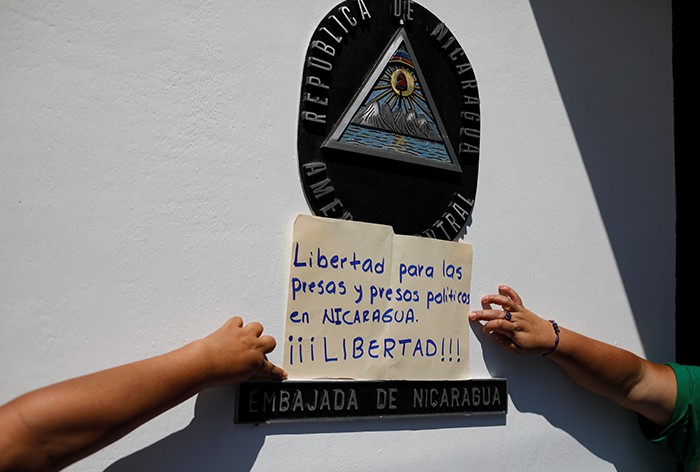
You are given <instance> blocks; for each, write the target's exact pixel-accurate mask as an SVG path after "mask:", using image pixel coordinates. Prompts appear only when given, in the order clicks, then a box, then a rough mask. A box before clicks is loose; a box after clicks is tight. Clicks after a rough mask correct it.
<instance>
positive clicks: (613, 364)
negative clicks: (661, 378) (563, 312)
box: [549, 328, 644, 403]
mask: <svg viewBox="0 0 700 472" xmlns="http://www.w3.org/2000/svg"><path fill="white" fill-rule="evenodd" d="M560 331H561V334H560V336H561V340H560V342H559V346H558V348H557V349H556V350H555V351H554V352H553V353H551V354H550V355H549V358H550V359H551V360H552V361H554V363H555V364H557V366H559V368H561V370H562V371H563V372H564V373H565V374H566V375H567V376H568V377H569V378H571V379H572V380H573V381H575V382H576V383H578V384H579V385H581V386H582V387H584V388H586V389H587V390H590V391H591V392H593V393H597V394H599V395H603V396H605V397H608V398H610V399H611V400H614V401H616V402H617V403H623V402H624V401H625V400H626V398H627V397H628V396H629V394H630V392H631V391H632V389H633V388H634V386H635V385H636V384H637V383H638V382H639V380H640V378H641V374H642V364H643V362H644V361H643V360H642V359H641V358H639V357H638V356H636V355H634V354H632V353H631V352H629V351H625V350H623V349H619V348H617V347H614V346H611V345H609V344H605V343H602V342H599V341H596V340H594V339H591V338H588V337H586V336H583V335H581V334H578V333H576V332H574V331H570V330H568V329H566V328H560Z"/></svg>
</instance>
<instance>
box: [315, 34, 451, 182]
mask: <svg viewBox="0 0 700 472" xmlns="http://www.w3.org/2000/svg"><path fill="white" fill-rule="evenodd" d="M323 147H324V148H332V149H341V150H345V151H350V152H355V153H359V154H365V155H370V156H376V157H382V158H388V159H394V160H398V161H403V162H411V163H414V164H419V165H424V166H429V167H437V168H441V169H447V170H452V171H456V172H461V170H462V169H461V167H460V165H459V161H458V160H457V158H456V156H455V154H454V150H453V148H452V145H451V144H450V141H449V138H448V136H447V133H446V132H445V128H444V126H443V124H442V121H441V120H440V116H439V114H438V113H437V109H436V107H435V105H434V102H433V99H432V97H431V95H430V91H429V90H428V86H427V84H426V82H425V80H424V78H423V74H422V73H421V70H420V67H419V65H418V63H417V61H416V56H415V54H414V53H413V48H411V44H410V42H409V41H408V37H407V36H406V33H405V31H404V30H403V28H401V29H399V30H398V31H397V32H396V34H395V35H394V37H393V38H392V39H391V41H390V42H389V45H388V46H387V47H386V49H385V50H384V52H383V53H382V56H381V57H380V58H379V60H378V61H377V62H376V64H375V65H374V68H373V69H372V72H371V73H370V74H369V75H368V76H367V78H366V79H365V82H364V83H363V85H362V87H361V88H360V90H358V92H357V94H356V95H355V97H354V98H353V100H352V101H351V102H350V105H349V106H348V107H347V109H346V110H345V112H344V113H343V115H342V116H341V118H340V120H339V121H338V122H337V123H336V125H335V128H334V129H333V131H332V132H331V133H330V134H329V135H328V138H327V139H326V141H325V142H324V143H323Z"/></svg>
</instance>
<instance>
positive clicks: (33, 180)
mask: <svg viewBox="0 0 700 472" xmlns="http://www.w3.org/2000/svg"><path fill="white" fill-rule="evenodd" d="M420 3H421V4H422V5H423V6H425V7H426V8H428V9H429V10H430V11H431V12H433V13H434V14H435V15H436V16H437V17H438V18H440V19H442V20H443V21H445V22H446V23H447V25H448V27H450V29H451V30H452V31H453V33H454V34H455V36H456V37H457V39H458V40H459V41H460V43H461V45H462V46H463V47H464V49H465V50H466V52H467V54H468V56H469V59H470V61H471V62H472V64H473V66H474V69H475V72H476V75H477V79H478V81H479V87H480V95H481V98H482V114H483V115H482V148H481V161H480V173H479V187H478V192H477V198H476V206H475V209H474V214H473V221H472V223H471V226H470V227H469V229H468V231H467V235H466V237H465V238H464V241H466V242H469V243H471V244H472V245H473V247H474V253H475V260H474V267H473V286H472V291H473V294H474V296H475V297H474V299H478V297H479V296H480V295H482V294H485V293H492V292H493V291H494V290H495V288H496V285H497V284H498V283H499V282H505V283H509V284H511V285H512V286H514V287H515V288H516V289H517V290H519V291H520V293H521V295H522V296H523V297H524V301H525V303H526V305H527V306H529V307H530V308H532V309H533V310H535V311H537V312H539V313H541V314H542V315H543V316H547V317H553V318H556V319H557V321H558V322H559V323H560V324H561V325H563V326H567V327H570V328H573V329H576V330H579V331H582V332H584V333H586V334H589V335H591V336H594V337H597V338H599V339H602V340H604V341H607V342H610V343H613V344H617V345H619V346H622V347H625V348H627V349H630V350H632V351H634V352H636V353H638V354H640V355H645V356H648V357H649V358H651V359H653V360H657V361H663V360H672V359H673V352H674V339H673V330H674V318H673V312H674V291H675V280H674V262H673V261H674V229H675V227H674V225H675V213H674V212H675V207H674V204H675V202H674V174H673V166H674V155H673V134H672V131H673V128H672V126H673V121H672V120H673V116H672V111H673V110H672V83H671V13H670V4H669V2H664V1H661V0H622V1H618V2H606V1H604V0H594V1H591V2H559V1H555V0H531V1H529V2H528V1H525V0H507V1H499V2H493V1H486V0H467V1H457V0H449V1H445V0H440V1H438V0H425V1H423V2H420ZM335 5H336V2H335V1H325V0H324V1H310V0H301V1H300V0H296V1H294V2H276V1H270V0H261V1H257V2H242V1H232V2H221V1H210V2H197V1H185V0H179V1H168V2H166V1H159V0H153V1H149V2H143V1H128V0H119V1H114V2H85V1H79V0H74V1H72V2H42V1H30V0H22V1H9V0H6V1H3V2H1V3H0V372H2V374H0V376H1V379H2V380H1V382H0V403H4V402H5V401H8V400H10V399H11V398H13V397H15V396H17V395H19V394H21V393H23V392H26V391H27V390H30V389H33V388H36V387H39V386H42V385H45V384H48V383H51V382H55V381H58V380H62V379H65V378H68V377H72V376H75V375H79V374H83V373H87V372H91V371H94V370H98V369H102V368H106V367H109V366H113V365H116V364H120V363H124V362H127V361H132V360H136V359H140V358H143V357H146V356H151V355H155V354H159V353H162V352H165V351H167V350H170V349H172V348H175V347H178V346H181V345H182V344H183V343H186V342H187V341H188V340H191V339H194V338H197V337H200V336H203V335H205V334H207V333H209V332H210V331H212V330H213V329H215V328H216V327H218V326H219V325H220V324H221V323H223V321H224V320H226V319H227V318H228V317H229V316H231V315H232V314H242V315H244V316H245V317H246V318H247V319H251V320H252V319H257V320H259V321H261V322H262V323H263V324H264V325H265V327H266V330H267V332H268V333H270V334H273V335H274V336H276V337H277V338H278V339H279V340H280V341H281V339H282V334H283V312H284V307H285V300H286V283H287V280H286V278H287V275H288V264H289V250H290V244H291V225H292V222H293V218H294V216H295V215H296V214H298V213H308V212H309V210H308V207H307V206H306V203H305V200H304V196H303V192H302V189H301V186H300V184H299V179H298V170H297V158H296V126H297V118H296V117H297V112H298V90H299V85H300V84H299V81H300V79H301V72H302V64H303V58H304V54H305V51H306V47H307V45H308V40H309V38H310V36H311V33H312V31H313V29H314V28H315V26H316V25H317V24H318V23H319V22H320V21H321V19H322V18H323V16H324V15H325V14H326V13H327V12H328V11H329V10H330V9H331V8H333V7H334V6H335ZM273 78H274V80H273ZM481 338H482V336H481V335H480V334H479V333H476V332H474V333H472V334H471V356H472V358H471V369H472V373H473V376H474V377H496V376H498V377H506V378H508V380H509V396H510V398H509V413H508V415H507V416H506V417H498V416H497V417H471V418H469V417H467V418H459V417H457V418H446V419H426V418H417V419H402V420H390V421H389V420H385V421H374V420H368V421H362V422H351V423H347V422H330V423H297V424H286V425H261V426H257V427H253V426H248V425H234V424H233V422H232V419H231V414H232V407H233V391H232V390H231V389H220V390H211V391H207V392H205V393H202V394H200V395H199V396H198V397H196V398H194V399H192V400H190V401H188V402H186V403H184V404H182V405H181V406H179V407H176V408H175V409H173V410H171V411H169V412H167V413H166V414H164V415H162V416H161V417H159V418H157V419H155V420H153V421H151V422H150V423H148V424H146V425H144V426H143V427H141V428H139V429H137V430H136V431H134V432H133V433H131V434H130V435H128V436H127V437H125V438H124V439H122V440H121V441H119V442H117V443H115V444H114V445H112V446H110V447H108V448H106V449H104V450H102V451H100V452H98V453H97V454H95V455H93V456H91V457H90V458H88V459H86V460H84V461H82V462H79V463H77V464H75V465H74V466H72V467H71V468H70V470H75V471H93V470H104V469H109V470H110V471H116V472H121V471H127V470H169V471H171V470H174V471H190V470H231V469H237V470H248V469H253V470H256V471H267V470H290V471H291V470H421V469H424V470H470V471H493V470H537V471H547V470H549V471H558V470H568V471H586V472H589V471H599V470H600V471H608V470H635V471H639V470H654V471H657V470H672V467H673V466H672V462H671V461H670V460H669V456H668V455H666V453H664V452H661V451H660V450H658V449H657V448H656V446H653V445H651V444H649V443H647V442H646V441H645V440H644V439H643V438H642V437H641V435H640V433H639V432H638V430H637V427H636V419H635V417H634V415H632V414H630V413H628V412H625V411H622V410H620V409H618V408H617V407H615V406H613V405H612V404H610V403H609V402H607V401H605V400H602V399H599V398H597V397H594V396H593V395H591V394H588V393H585V392H582V391H581V390H579V389H577V388H576V387H574V386H573V385H572V384H571V383H570V382H569V381H568V380H566V379H565V378H564V377H563V376H562V375H561V374H560V373H559V372H558V371H557V369H556V368H555V367H554V366H553V365H552V364H550V363H549V362H548V361H547V360H546V359H542V358H539V357H538V358H519V357H516V356H514V355H511V354H510V353H508V352H504V351H501V350H499V349H498V348H497V347H496V346H495V345H494V344H493V343H491V341H490V340H488V339H487V340H484V344H483V345H482V344H480V340H481ZM271 357H272V359H273V360H274V361H277V362H280V363H281V358H282V356H281V350H278V351H276V352H275V353H273V355H272V356H271ZM239 466H240V468H239Z"/></svg>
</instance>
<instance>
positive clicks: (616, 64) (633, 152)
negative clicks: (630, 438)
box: [530, 0, 676, 362]
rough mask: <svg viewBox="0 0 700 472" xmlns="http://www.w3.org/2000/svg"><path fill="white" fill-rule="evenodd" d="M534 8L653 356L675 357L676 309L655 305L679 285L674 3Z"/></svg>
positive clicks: (539, 1)
mask: <svg viewBox="0 0 700 472" xmlns="http://www.w3.org/2000/svg"><path fill="white" fill-rule="evenodd" d="M530 4H531V6H532V10H533V13H534V15H535V19H536V21H537V25H538V28H539V31H540V34H541V37H542V40H543V42H544V45H545V48H546V50H547V55H548V57H549V61H550V63H551V66H552V70H553V72H554V75H555V78H556V81H557V85H558V88H559V91H560V93H561V96H562V99H563V102H564V105H565V107H566V111H567V114H568V117H569V120H570V122H571V125H572V128H573V131H574V133H575V136H576V140H577V144H578V146H579V149H580V151H581V154H582V157H583V162H584V165H585V167H586V171H587V173H588V177H589V180H590V182H591V185H592V188H593V192H594V194H595V198H596V201H597V204H598V208H599V211H600V214H601V217H602V219H603V222H604V224H605V228H606V231H607V235H608V238H609V240H610V244H611V247H612V250H613V252H614V255H615V260H616V262H617V266H618V269H619V271H620V275H621V278H622V282H623V283H624V287H625V291H626V295H627V298H628V300H629V303H630V306H631V309H632V311H633V313H634V316H635V320H636V324H637V329H638V331H639V335H640V339H641V342H642V344H643V346H644V351H645V353H646V357H647V358H649V359H650V360H654V361H657V362H664V361H671V360H674V359H675V356H674V350H673V345H672V343H669V342H668V340H670V339H674V326H673V322H670V323H669V320H673V319H674V318H673V315H674V307H673V305H667V304H664V305H662V306H659V304H658V303H656V304H655V303H652V302H651V301H652V300H654V299H656V297H655V295H656V294H662V295H663V300H666V301H669V300H673V298H670V297H673V296H674V294H675V283H676V281H675V231H674V230H675V221H676V219H675V188H674V186H675V175H674V165H673V162H674V141H673V76H672V63H671V46H672V44H671V24H672V18H671V7H670V2H656V1H653V0H641V1H637V0H626V1H621V2H608V1H605V0H594V1H590V2H560V1H557V0H530ZM660 38H661V39H662V40H660ZM664 39H668V40H667V41H665V40H664ZM669 294H670V297H668V295H669ZM659 309H663V310H667V312H665V313H662V314H660V315H659V312H658V310H659ZM659 318H661V319H662V320H663V322H659Z"/></svg>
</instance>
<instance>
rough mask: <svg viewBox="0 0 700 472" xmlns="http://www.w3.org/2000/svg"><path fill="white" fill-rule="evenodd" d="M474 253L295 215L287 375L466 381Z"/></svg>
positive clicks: (383, 229) (379, 228)
mask: <svg viewBox="0 0 700 472" xmlns="http://www.w3.org/2000/svg"><path fill="white" fill-rule="evenodd" d="M471 268H472V248H471V246H470V245H469V244H464V243H458V242H448V241H440V240H435V239H427V238H420V237H415V236H402V235H395V234H394V233H393V230H392V228H391V227H390V226H384V225H376V224H370V223H359V222H352V221H343V220H335V219H329V218H320V217H314V216H306V215H299V216H298V217H297V219H296V221H295V223H294V237H293V242H292V253H291V268H290V277H289V295H288V299H287V313H286V324H285V338H284V341H285V346H284V368H285V369H286V370H287V372H288V373H289V377H290V378H296V379H313V378H352V379H363V380H368V379H372V380H398V379H410V380H421V379H423V380H432V379H447V380H453V379H467V378H469V345H468V342H469V335H468V333H469V329H468V319H467V315H468V313H469V303H470V283H471Z"/></svg>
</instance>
